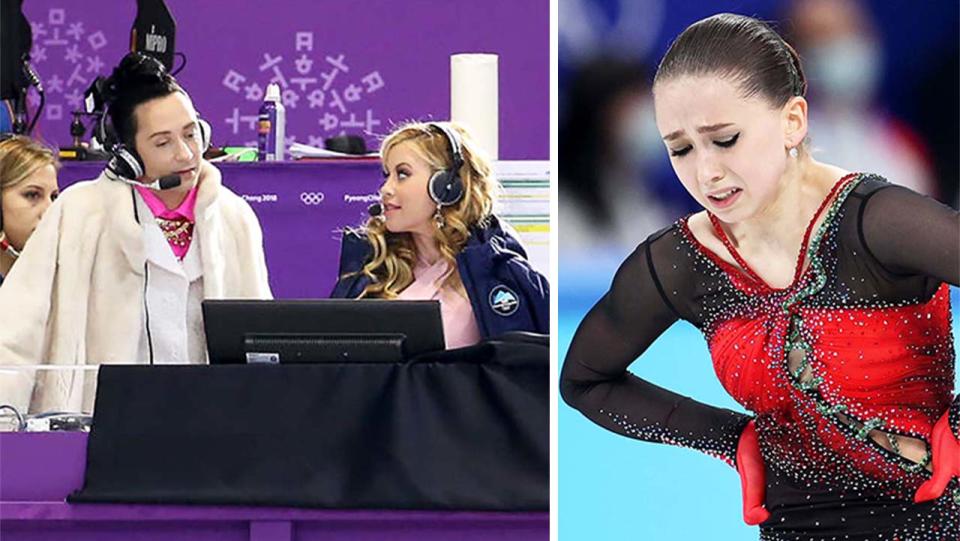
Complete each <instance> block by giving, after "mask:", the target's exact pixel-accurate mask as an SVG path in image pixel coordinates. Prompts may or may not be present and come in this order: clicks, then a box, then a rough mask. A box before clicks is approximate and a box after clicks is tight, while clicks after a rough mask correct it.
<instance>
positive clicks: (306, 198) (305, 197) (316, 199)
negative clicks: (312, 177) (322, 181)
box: [300, 192, 324, 205]
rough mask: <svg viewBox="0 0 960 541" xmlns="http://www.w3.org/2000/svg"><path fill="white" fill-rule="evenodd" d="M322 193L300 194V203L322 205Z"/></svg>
mask: <svg viewBox="0 0 960 541" xmlns="http://www.w3.org/2000/svg"><path fill="white" fill-rule="evenodd" d="M323 197H324V196H323V192H303V193H301V194H300V202H301V203H303V204H304V205H319V204H320V203H323Z"/></svg>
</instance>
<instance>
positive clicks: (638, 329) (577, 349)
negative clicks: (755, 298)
mask: <svg viewBox="0 0 960 541" xmlns="http://www.w3.org/2000/svg"><path fill="white" fill-rule="evenodd" d="M651 238H653V237H651ZM651 242H655V241H652V240H650V239H648V240H647V241H646V242H644V243H643V244H641V245H640V246H639V247H638V248H637V249H636V251H634V252H633V254H632V255H630V257H629V258H627V260H626V261H625V262H624V263H623V264H622V265H621V266H620V269H619V270H618V271H617V274H616V276H615V277H614V280H613V285H612V286H611V288H610V291H608V292H607V294H606V295H604V297H603V298H602V299H600V301H599V302H598V303H597V304H596V305H595V306H594V307H593V308H592V309H591V310H590V312H589V313H588V314H587V316H586V317H585V318H584V320H583V322H582V323H581V324H580V327H579V328H578V329H577V332H576V334H575V335H574V337H573V342H572V343H571V345H570V349H569V351H568V353H567V357H566V360H565V361H564V365H563V372H562V375H561V384H560V393H561V396H562V397H563V399H564V400H565V401H566V402H567V404H569V405H570V406H572V407H574V408H576V409H578V410H580V412H582V413H583V414H584V415H585V416H587V417H588V418H589V419H591V420H592V421H594V422H595V423H597V424H599V425H600V426H602V427H604V428H607V429H608V430H612V431H614V432H616V433H618V434H622V435H625V436H629V437H632V438H636V439H640V440H644V441H651V442H658V443H668V444H673V445H682V446H685V447H691V448H693V449H697V450H699V451H702V452H704V453H707V454H710V455H712V456H717V457H719V458H722V459H723V460H725V461H726V462H727V463H729V464H731V465H733V463H734V457H735V455H736V446H737V442H738V440H739V437H740V433H741V432H742V431H743V428H744V426H746V424H747V422H749V417H748V416H746V415H743V414H739V413H736V412H733V411H731V410H727V409H722V408H716V407H712V406H708V405H706V404H702V403H700V402H697V401H695V400H692V399H690V398H688V397H685V396H682V395H679V394H676V393H673V392H671V391H668V390H666V389H663V388H661V387H658V386H656V385H654V384H652V383H649V382H647V381H644V380H643V379H640V378H638V377H636V376H634V375H633V374H631V373H629V372H627V367H628V366H629V365H630V363H632V362H633V361H634V360H635V359H636V358H637V357H639V356H640V355H641V354H642V353H643V352H644V351H645V350H646V349H647V347H649V346H650V344H651V343H653V341H654V340H656V339H657V337H659V336H660V335H661V334H662V333H663V332H664V331H665V330H666V329H667V328H668V327H670V325H672V324H673V323H674V322H675V321H676V320H677V319H678V314H677V313H676V312H675V309H674V307H673V305H672V304H670V303H668V302H667V301H666V300H665V299H666V298H667V297H666V295H665V294H664V291H663V287H662V282H661V280H660V277H658V275H657V272H656V270H655V268H656V267H657V266H660V267H662V268H668V269H682V268H689V263H686V265H678V264H674V263H671V262H667V261H664V262H659V263H657V264H655V263H654V258H653V257H652V256H651V253H657V251H656V250H654V251H653V252H651V250H650V243H651ZM674 252H676V251H675V250H674ZM661 263H662V264H661ZM678 263H682V262H678Z"/></svg>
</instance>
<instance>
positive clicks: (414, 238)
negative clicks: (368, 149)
mask: <svg viewBox="0 0 960 541" xmlns="http://www.w3.org/2000/svg"><path fill="white" fill-rule="evenodd" d="M380 155H381V160H382V162H383V175H384V182H383V185H382V186H381V188H380V197H381V203H380V204H379V205H374V207H375V209H374V210H373V211H372V212H371V213H372V214H374V216H373V217H371V218H370V219H369V220H368V221H367V223H366V224H365V226H364V228H363V229H362V230H361V231H359V232H357V231H350V232H348V233H347V234H346V235H345V236H344V239H343V248H342V254H341V260H340V274H341V278H340V280H339V281H338V282H337V284H336V286H335V288H334V291H333V293H332V295H331V296H332V297H335V298H382V299H399V300H431V299H432V300H439V301H440V311H441V317H442V319H443V330H444V336H445V337H446V345H447V348H448V349H452V348H457V347H464V346H469V345H472V344H475V343H477V342H479V341H481V340H483V339H487V338H495V337H497V336H500V335H502V334H503V333H506V332H509V331H529V332H536V333H541V334H547V333H549V328H550V326H549V305H550V289H549V284H548V283H547V280H546V278H544V277H543V276H542V275H541V274H540V273H538V272H537V271H535V270H534V269H533V268H532V267H531V266H530V263H529V262H528V261H527V259H526V252H525V251H524V249H523V247H522V246H521V245H520V243H519V242H518V241H517V239H516V238H514V236H513V235H511V233H510V232H509V231H508V229H507V228H506V227H505V226H504V225H502V224H501V222H500V220H499V219H498V218H497V216H496V215H495V214H494V206H495V205H494V204H495V201H496V197H497V190H498V184H497V182H496V179H495V178H494V176H493V172H492V168H491V165H490V162H489V161H488V160H487V159H486V158H485V157H484V156H483V154H482V153H481V152H480V151H479V150H478V148H477V147H476V143H474V141H473V139H472V138H471V137H470V134H469V133H468V132H467V131H466V130H465V129H464V128H463V127H461V126H459V125H457V124H450V123H436V122H429V123H419V122H418V123H410V124H406V125H403V126H400V127H399V128H397V129H396V130H394V131H393V133H391V134H390V135H388V136H387V137H386V139H384V141H383V144H382V145H381V149H380Z"/></svg>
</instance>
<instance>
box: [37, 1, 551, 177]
mask: <svg viewBox="0 0 960 541" xmlns="http://www.w3.org/2000/svg"><path fill="white" fill-rule="evenodd" d="M166 2H167V5H168V7H169V8H170V11H171V13H172V15H173V17H174V19H175V20H176V22H177V38H176V50H177V51H180V52H183V53H185V54H186V55H187V66H186V68H185V69H184V70H183V71H182V72H181V73H180V74H179V75H178V79H179V81H180V82H181V83H182V84H183V85H184V87H185V88H186V89H187V91H188V92H190V94H191V96H192V97H193V100H194V103H195V105H196V106H197V109H198V110H199V111H200V112H201V113H202V114H203V116H204V117H205V118H206V119H207V120H208V121H210V123H211V124H212V125H213V128H214V142H215V144H218V145H228V144H229V145H244V144H248V143H251V142H253V141H255V140H256V136H255V132H254V130H253V126H252V122H251V117H252V116H253V115H256V112H257V109H258V108H259V104H260V102H261V100H262V97H261V96H262V91H263V90H265V89H266V85H267V83H268V82H270V80H271V79H273V78H278V76H277V71H278V70H279V73H280V74H281V75H282V80H281V85H282V83H283V82H284V81H285V82H286V89H287V92H286V100H285V101H286V104H287V135H288V136H294V137H295V138H296V141H298V142H302V143H307V144H310V143H317V142H318V140H319V139H320V138H322V137H329V136H331V135H336V134H339V133H341V131H342V130H344V129H347V131H348V132H350V133H366V134H367V141H368V146H371V147H375V146H376V141H377V136H378V135H384V134H386V133H387V132H389V130H390V126H391V125H392V124H393V123H396V122H400V121H404V120H410V119H427V118H436V119H446V118H447V117H448V116H449V112H450V97H449V96H450V68H449V65H450V60H449V56H450V54H451V53H457V52H492V53H496V54H499V55H500V158H501V159H507V160H530V159H548V158H549V133H550V132H549V129H550V126H549V59H550V56H549V51H550V49H549V3H548V2H546V1H545V0H538V1H523V2H511V1H509V0H484V1H482V2H481V1H473V2H449V1H444V0H429V1H428V0H406V1H403V2H396V1H385V0H367V1H364V2H343V3H340V2H315V1H311V0H284V1H273V2H270V1H261V0H242V1H232V2H225V1H222V0H221V1H210V0H205V1H202V2H198V1H196V0H166ZM24 12H25V14H26V16H27V18H28V19H29V20H30V21H31V23H32V24H33V26H34V49H33V64H34V66H35V68H36V69H37V71H38V72H39V73H40V76H41V78H42V79H43V81H44V85H45V87H46V90H47V109H46V111H45V112H44V114H43V116H42V118H41V120H40V122H39V124H38V126H39V128H38V132H37V133H38V134H40V135H41V136H42V137H43V138H45V139H46V140H47V141H49V142H51V143H56V144H64V145H66V144H69V141H70V137H69V123H70V120H71V118H70V112H71V111H73V110H74V109H78V108H79V104H80V102H79V100H80V99H81V95H82V93H83V91H84V90H85V89H86V88H87V86H88V85H89V84H90V81H92V80H93V78H94V77H95V76H96V75H109V72H110V70H111V69H112V67H113V66H114V65H115V64H116V63H117V62H118V61H119V59H120V58H121V57H122V55H123V54H124V53H125V52H126V50H127V45H128V43H129V36H130V27H131V26H132V24H133V19H134V15H135V12H136V2H135V1H134V0H84V1H83V2H75V1H67V0H27V1H26V2H25V6H24ZM298 35H299V36H300V38H299V42H298ZM310 36H312V48H311V46H310V43H309V42H310V41H311V37H310ZM277 59H279V60H277ZM335 64H337V65H339V66H340V67H336V66H335ZM343 68H345V69H343ZM238 76H239V77H238ZM241 77H242V79H241ZM278 80H280V79H279V78H278ZM351 100H352V101H351ZM368 115H369V116H368ZM368 118H369V119H370V120H371V121H372V122H370V123H368V122H367V120H368ZM354 121H356V122H354ZM361 121H362V122H361ZM343 123H346V126H344V124H343ZM351 124H357V126H356V127H353V126H351ZM360 124H362V125H363V126H362V127H360V126H359V125H360Z"/></svg>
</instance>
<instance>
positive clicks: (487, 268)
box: [330, 217, 550, 339]
mask: <svg viewBox="0 0 960 541" xmlns="http://www.w3.org/2000/svg"><path fill="white" fill-rule="evenodd" d="M370 256H371V248H370V244H369V243H368V242H367V239H366V238H364V237H362V236H360V235H359V234H357V233H354V232H346V233H344V236H343V241H342V246H341V249H340V280H338V281H337V285H336V286H334V288H333V293H331V294H330V296H331V297H332V298H343V299H355V298H357V297H358V296H360V294H361V293H362V292H363V290H364V288H365V287H367V285H368V284H369V283H370V278H369V277H368V276H366V275H365V274H363V273H360V272H358V271H359V270H360V269H362V268H363V265H364V264H365V263H366V262H367V261H369V258H370ZM526 257H527V254H526V252H525V251H524V250H523V247H521V246H520V243H519V242H517V240H516V239H515V238H513V237H512V236H510V235H509V234H508V233H507V232H506V231H504V230H503V229H502V228H501V227H500V223H499V222H498V221H497V219H496V218H495V217H492V218H491V219H490V220H489V225H488V226H487V227H485V228H474V230H473V231H472V232H471V235H470V238H469V239H468V240H467V244H466V245H465V246H464V247H463V250H462V251H461V252H460V253H459V254H458V255H457V269H458V271H459V272H460V280H461V281H462V282H463V287H464V289H465V290H466V292H467V296H468V297H469V298H470V304H471V306H472V307H473V315H474V317H476V318H477V327H478V328H479V329H480V335H481V336H482V337H483V338H484V339H488V338H495V337H497V336H500V335H502V334H503V333H506V332H509V331H529V332H535V333H540V334H549V333H550V284H548V283H547V279H546V278H544V277H543V275H541V274H540V273H538V272H537V271H535V270H533V268H532V267H531V266H530V263H529V262H528V261H527V259H526Z"/></svg>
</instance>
